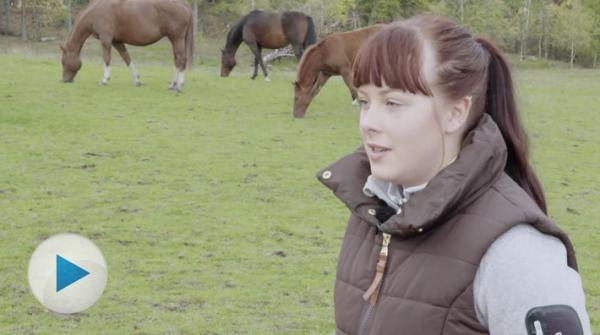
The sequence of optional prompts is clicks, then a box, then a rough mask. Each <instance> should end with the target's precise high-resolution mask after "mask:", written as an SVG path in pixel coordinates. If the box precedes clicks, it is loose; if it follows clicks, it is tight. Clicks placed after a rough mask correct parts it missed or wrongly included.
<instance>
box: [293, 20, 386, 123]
mask: <svg viewBox="0 0 600 335" xmlns="http://www.w3.org/2000/svg"><path fill="white" fill-rule="evenodd" d="M384 26H385V25H384V24H376V25H373V26H369V27H366V28H361V29H356V30H352V31H348V32H341V33H333V34H330V35H327V36H326V37H325V38H324V39H323V40H321V41H319V43H317V44H315V45H313V46H311V47H310V48H308V49H306V52H305V53H304V57H302V60H301V61H300V64H299V65H298V73H297V77H296V81H295V82H294V111H293V114H294V117H296V118H301V117H303V116H304V113H306V109H307V108H308V105H309V104H310V102H311V101H312V99H313V98H314V97H315V96H316V95H317V94H318V93H319V90H320V89H321V87H323V85H325V82H327V79H329V77H331V76H335V75H341V76H342V78H343V79H344V82H345V83H346V86H348V89H350V95H351V96H352V99H353V100H354V99H355V98H356V89H355V88H354V87H353V85H352V64H353V63H354V58H355V57H356V53H357V52H358V49H359V48H360V46H361V45H362V44H363V42H364V41H365V40H366V39H367V38H368V37H369V36H371V35H373V34H375V33H376V32H378V31H379V30H381V29H382V28H383V27H384Z"/></svg>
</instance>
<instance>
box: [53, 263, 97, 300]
mask: <svg viewBox="0 0 600 335" xmlns="http://www.w3.org/2000/svg"><path fill="white" fill-rule="evenodd" d="M89 274H90V273H89V272H87V271H86V270H84V269H82V268H80V267H79V266H77V265H75V264H73V263H71V262H69V261H68V260H66V259H64V258H63V257H60V255H56V292H60V290H62V289H63V288H65V287H67V286H69V285H71V284H73V283H74V282H76V281H78V280H79V279H81V278H83V277H85V276H87V275H89Z"/></svg>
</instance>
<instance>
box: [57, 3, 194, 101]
mask: <svg viewBox="0 0 600 335" xmlns="http://www.w3.org/2000/svg"><path fill="white" fill-rule="evenodd" d="M192 29H193V25H192V10H191V8H190V6H189V5H188V3H187V1H185V0H168V1H164V0H144V1H139V0H94V1H92V2H91V3H90V4H89V5H88V6H87V7H86V8H84V9H83V10H82V11H81V12H80V13H79V14H78V16H77V18H76V19H75V23H74V25H73V29H72V30H71V32H70V33H69V36H68V38H67V41H66V43H65V44H64V45H61V49H62V67H63V81H64V82H72V81H73V78H74V77H75V75H76V74H77V71H79V69H80V68H81V59H80V56H79V55H80V53H81V48H82V47H83V44H84V43H85V41H86V40H87V38H88V37H90V35H93V36H94V37H95V38H97V39H99V40H100V43H101V44H102V50H103V57H104V76H103V77H102V81H101V82H100V83H101V84H102V85H106V83H107V82H108V80H109V79H110V48H111V46H114V47H115V49H117V51H118V52H119V54H120V55H121V57H122V58H123V60H124V61H125V64H127V66H129V68H130V69H131V75H132V77H133V81H134V84H135V85H136V86H139V85H140V81H139V76H138V74H137V71H136V69H135V66H134V65H133V62H132V61H131V57H130V56H129V53H128V52H127V49H126V48H125V43H127V44H131V45H137V46H145V45H149V44H152V43H155V42H157V41H158V40H160V39H161V38H163V37H164V36H166V37H167V38H168V39H169V41H170V42H171V45H172V46H173V55H174V58H175V70H174V72H173V80H172V81H171V85H170V86H169V89H174V90H177V91H179V90H180V89H181V87H182V86H183V81H184V80H183V79H184V78H183V72H184V70H185V68H186V66H188V67H189V66H191V63H192V55H193V48H194V39H193V30H192Z"/></svg>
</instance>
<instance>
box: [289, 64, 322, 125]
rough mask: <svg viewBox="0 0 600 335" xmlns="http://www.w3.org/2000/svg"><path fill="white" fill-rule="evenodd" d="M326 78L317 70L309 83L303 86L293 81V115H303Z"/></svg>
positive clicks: (299, 116)
mask: <svg viewBox="0 0 600 335" xmlns="http://www.w3.org/2000/svg"><path fill="white" fill-rule="evenodd" d="M326 80H327V78H326V77H325V76H324V75H323V74H322V73H321V72H319V74H318V75H317V77H316V78H315V80H314V82H313V83H312V84H311V85H307V86H303V85H301V84H300V83H299V82H297V81H295V82H294V83H293V84H294V117H295V118H301V117H304V114H305V113H306V109H307V108H308V105H310V102H311V101H312V99H313V98H314V97H315V96H316V95H317V94H318V93H319V91H320V90H321V87H322V86H323V84H324V83H325V81H326Z"/></svg>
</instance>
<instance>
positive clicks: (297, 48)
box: [293, 44, 304, 61]
mask: <svg viewBox="0 0 600 335" xmlns="http://www.w3.org/2000/svg"><path fill="white" fill-rule="evenodd" d="M293 47H294V55H295V56H296V60H297V61H300V58H302V53H303V52H304V49H303V48H302V45H301V44H295V45H293Z"/></svg>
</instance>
